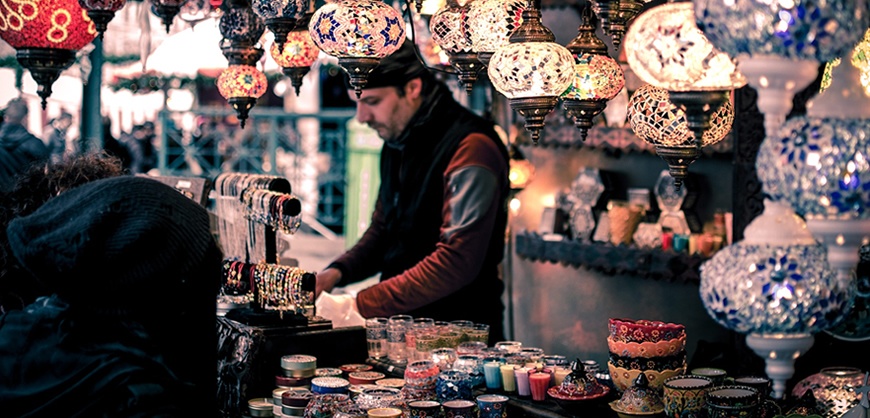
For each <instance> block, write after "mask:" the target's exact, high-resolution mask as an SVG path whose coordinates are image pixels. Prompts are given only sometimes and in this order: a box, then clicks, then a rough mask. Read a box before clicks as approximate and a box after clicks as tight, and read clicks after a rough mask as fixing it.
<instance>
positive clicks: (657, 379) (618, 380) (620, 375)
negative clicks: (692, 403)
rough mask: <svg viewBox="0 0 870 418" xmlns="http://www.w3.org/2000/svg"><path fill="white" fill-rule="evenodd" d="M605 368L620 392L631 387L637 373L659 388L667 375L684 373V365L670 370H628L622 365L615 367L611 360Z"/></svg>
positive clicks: (653, 386) (651, 385)
mask: <svg viewBox="0 0 870 418" xmlns="http://www.w3.org/2000/svg"><path fill="white" fill-rule="evenodd" d="M607 368H608V370H609V371H610V379H611V380H612V381H613V386H615V387H616V389H618V390H619V391H620V392H624V391H625V390H626V389H628V388H629V387H631V385H632V383H633V382H634V380H635V379H637V375H639V374H641V373H643V374H644V375H645V376H646V378H647V380H648V381H649V386H650V387H652V388H656V389H660V388H661V387H662V383H664V381H665V379H667V378H669V377H674V376H679V375H682V374H685V373H686V368H685V367H680V368H678V369H672V370H645V371H640V370H630V369H626V368H623V367H617V366H615V365H614V364H613V363H611V362H609V361H608V362H607Z"/></svg>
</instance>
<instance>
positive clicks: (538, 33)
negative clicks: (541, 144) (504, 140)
mask: <svg viewBox="0 0 870 418" xmlns="http://www.w3.org/2000/svg"><path fill="white" fill-rule="evenodd" d="M539 3H540V0H529V1H528V4H527V7H526V8H525V10H523V21H522V23H521V24H520V27H519V28H517V30H516V31H515V32H514V33H513V34H512V35H511V36H510V43H509V44H507V45H504V46H502V47H499V48H498V49H497V50H496V51H495V54H493V55H492V58H491V59H490V63H489V65H488V66H487V67H488V69H487V72H488V74H489V79H490V81H491V82H492V86H493V87H495V89H496V90H497V91H498V92H499V93H501V94H503V95H504V96H505V97H507V98H508V102H509V103H510V106H511V108H512V109H513V110H514V111H515V112H517V113H519V114H520V115H521V116H523V118H525V123H524V126H525V128H526V130H528V131H529V132H530V133H531V137H532V141H534V143H535V144H537V143H538V139H539V138H540V136H541V129H543V128H544V118H545V117H546V116H547V114H549V113H550V112H551V111H552V110H553V109H554V108H555V107H556V104H557V103H558V101H559V96H560V95H561V94H562V93H563V92H564V91H565V90H566V89H567V88H568V87H569V86H570V85H571V81H572V79H573V77H574V57H572V56H571V52H570V51H568V49H567V48H565V47H564V46H562V45H559V44H557V43H556V42H555V40H556V37H555V36H554V35H553V32H551V31H550V30H549V29H547V27H546V26H544V25H543V24H542V23H541V11H540V9H539V8H538V6H539Z"/></svg>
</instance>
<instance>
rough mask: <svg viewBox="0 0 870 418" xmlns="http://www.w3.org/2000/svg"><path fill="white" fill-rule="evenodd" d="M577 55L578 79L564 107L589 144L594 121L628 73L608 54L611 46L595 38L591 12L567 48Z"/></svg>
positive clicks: (586, 12) (565, 96) (564, 97)
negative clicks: (589, 134) (587, 136)
mask: <svg viewBox="0 0 870 418" xmlns="http://www.w3.org/2000/svg"><path fill="white" fill-rule="evenodd" d="M566 48H568V51H570V52H571V55H573V56H574V79H573V80H572V81H571V85H570V86H569V87H568V89H567V90H565V92H564V93H562V107H564V108H565V110H566V111H567V112H568V115H569V116H570V117H571V118H572V119H573V120H574V126H576V127H577V128H578V129H580V139H582V140H583V141H586V135H587V133H588V131H589V128H591V127H592V118H594V117H595V116H597V115H598V114H600V113H601V112H602V111H603V110H604V108H605V107H607V101H608V100H610V99H612V98H614V97H615V96H616V95H617V94H619V92H620V91H622V88H623V87H624V86H625V74H624V73H623V71H622V67H621V66H620V65H619V63H617V62H616V60H615V59H613V58H610V56H609V55H607V46H606V45H604V42H602V41H601V39H598V36H597V35H595V25H594V24H593V22H592V14H591V9H589V8H588V7H587V8H586V9H585V10H584V12H583V20H582V22H581V23H580V27H579V28H578V33H577V37H575V38H574V39H573V40H572V41H571V42H569V43H568V45H567V46H566Z"/></svg>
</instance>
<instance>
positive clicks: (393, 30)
mask: <svg viewBox="0 0 870 418" xmlns="http://www.w3.org/2000/svg"><path fill="white" fill-rule="evenodd" d="M308 33H309V34H310V35H311V39H312V40H313V41H314V44H315V45H317V47H318V48H320V49H321V50H322V51H323V52H325V53H327V54H329V55H332V56H334V57H336V58H338V65H340V66H341V68H343V69H344V70H345V71H346V72H347V74H348V76H349V77H350V85H351V86H353V88H354V91H355V92H356V96H357V97H359V96H360V95H361V94H362V89H363V88H364V87H365V85H366V82H367V80H368V76H369V74H370V73H371V72H372V70H374V69H375V67H377V65H378V63H379V62H380V61H381V59H382V58H384V57H386V56H387V55H390V54H392V53H393V52H396V50H398V49H399V47H400V46H402V43H403V42H405V22H404V20H403V19H402V16H401V15H400V14H399V12H398V11H397V10H396V9H394V8H392V7H390V6H388V5H386V4H384V2H382V1H379V0H344V1H336V2H333V3H326V4H325V5H323V6H322V7H320V8H319V9H317V11H316V12H314V16H312V17H311V23H310V24H309V25H308Z"/></svg>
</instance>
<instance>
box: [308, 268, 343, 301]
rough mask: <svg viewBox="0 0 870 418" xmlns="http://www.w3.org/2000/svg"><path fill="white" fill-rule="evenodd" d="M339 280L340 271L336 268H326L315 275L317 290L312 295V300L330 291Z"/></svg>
mask: <svg viewBox="0 0 870 418" xmlns="http://www.w3.org/2000/svg"><path fill="white" fill-rule="evenodd" d="M339 280H341V270H339V269H337V268H327V269H325V270H323V271H321V272H320V273H317V287H316V289H317V290H316V291H315V293H314V299H315V300H317V297H318V296H320V294H321V293H323V292H324V291H326V292H329V291H331V290H332V288H333V287H335V285H336V283H338V281H339Z"/></svg>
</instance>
